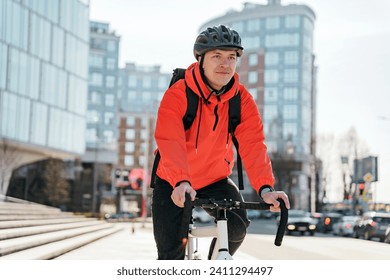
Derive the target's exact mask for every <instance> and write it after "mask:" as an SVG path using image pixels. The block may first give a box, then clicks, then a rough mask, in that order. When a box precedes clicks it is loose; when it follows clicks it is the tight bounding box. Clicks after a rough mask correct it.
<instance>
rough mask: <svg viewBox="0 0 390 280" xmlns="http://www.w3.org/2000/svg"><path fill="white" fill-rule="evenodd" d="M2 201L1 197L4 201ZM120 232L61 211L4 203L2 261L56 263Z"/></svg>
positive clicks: (1, 211) (16, 201)
mask: <svg viewBox="0 0 390 280" xmlns="http://www.w3.org/2000/svg"><path fill="white" fill-rule="evenodd" d="M0 198H1V197H0ZM119 230H120V228H119V227H118V226H117V225H115V224H111V223H108V222H106V221H104V220H98V219H96V218H87V217H85V216H82V215H76V214H74V213H71V212H62V211H61V210H60V209H58V208H54V207H50V206H45V205H40V204H36V203H29V202H26V201H22V200H19V199H14V198H10V197H3V198H1V199H0V259H1V260H2V259H25V260H33V259H52V258H55V257H58V256H60V255H61V254H64V253H66V252H70V251H72V250H74V249H76V248H79V247H81V246H84V245H87V244H89V243H91V242H94V241H95V240H97V239H100V238H102V237H104V236H107V235H110V234H113V233H115V232H117V231H119Z"/></svg>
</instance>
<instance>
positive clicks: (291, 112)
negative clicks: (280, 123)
mask: <svg viewBox="0 0 390 280" xmlns="http://www.w3.org/2000/svg"><path fill="white" fill-rule="evenodd" d="M297 116H298V110H297V106H296V105H284V106H283V118H284V119H285V120H291V119H296V118H297Z"/></svg>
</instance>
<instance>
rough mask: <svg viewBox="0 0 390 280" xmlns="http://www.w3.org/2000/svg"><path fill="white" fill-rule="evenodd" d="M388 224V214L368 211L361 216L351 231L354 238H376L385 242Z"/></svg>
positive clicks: (389, 220) (389, 216)
mask: <svg viewBox="0 0 390 280" xmlns="http://www.w3.org/2000/svg"><path fill="white" fill-rule="evenodd" d="M389 224H390V213H383V212H375V211H369V212H366V213H364V214H363V215H362V217H361V218H360V220H359V221H358V222H357V224H356V225H355V227H354V229H353V236H354V237H355V238H360V237H363V238H364V239H366V240H371V239H372V238H378V239H379V241H382V242H383V241H384V240H385V233H386V229H387V227H388V225H389Z"/></svg>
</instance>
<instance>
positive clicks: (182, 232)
mask: <svg viewBox="0 0 390 280" xmlns="http://www.w3.org/2000/svg"><path fill="white" fill-rule="evenodd" d="M185 197H186V199H185V201H184V208H183V216H182V221H181V227H180V229H179V238H180V240H181V242H182V244H183V246H185V245H186V244H187V240H188V228H189V224H190V221H191V217H192V203H191V196H190V194H189V193H186V194H185Z"/></svg>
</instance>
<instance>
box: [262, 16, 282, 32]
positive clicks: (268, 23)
mask: <svg viewBox="0 0 390 280" xmlns="http://www.w3.org/2000/svg"><path fill="white" fill-rule="evenodd" d="M265 27H266V28H267V29H278V28H279V27H280V18H279V17H269V18H266V20H265Z"/></svg>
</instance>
